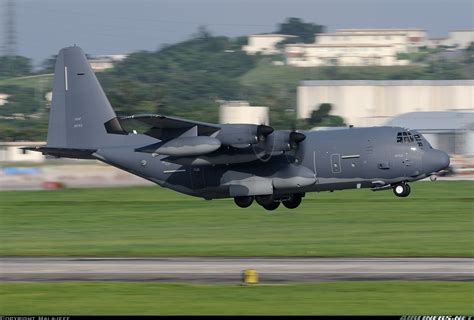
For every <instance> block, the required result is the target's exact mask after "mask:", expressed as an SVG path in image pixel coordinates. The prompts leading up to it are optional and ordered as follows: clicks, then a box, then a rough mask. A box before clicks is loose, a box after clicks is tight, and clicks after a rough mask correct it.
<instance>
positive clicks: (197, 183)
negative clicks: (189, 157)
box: [191, 167, 206, 189]
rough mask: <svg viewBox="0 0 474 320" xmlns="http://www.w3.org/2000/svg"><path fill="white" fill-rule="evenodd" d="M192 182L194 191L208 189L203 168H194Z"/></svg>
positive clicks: (192, 169)
mask: <svg viewBox="0 0 474 320" xmlns="http://www.w3.org/2000/svg"><path fill="white" fill-rule="evenodd" d="M191 182H192V186H193V189H202V188H204V187H206V179H205V169H204V168H201V167H192V168H191Z"/></svg>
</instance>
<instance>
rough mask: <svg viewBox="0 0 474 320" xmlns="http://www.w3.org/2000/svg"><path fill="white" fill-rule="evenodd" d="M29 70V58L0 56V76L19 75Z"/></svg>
mask: <svg viewBox="0 0 474 320" xmlns="http://www.w3.org/2000/svg"><path fill="white" fill-rule="evenodd" d="M31 72H32V65H31V59H28V58H25V57H22V56H3V57H0V77H19V76H24V75H29V74H31Z"/></svg>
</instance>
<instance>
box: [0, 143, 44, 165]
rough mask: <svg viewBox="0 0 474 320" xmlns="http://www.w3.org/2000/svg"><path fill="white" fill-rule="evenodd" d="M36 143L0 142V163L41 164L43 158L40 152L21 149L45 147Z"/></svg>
mask: <svg viewBox="0 0 474 320" xmlns="http://www.w3.org/2000/svg"><path fill="white" fill-rule="evenodd" d="M45 144H46V142H38V141H36V142H35V141H33V142H31V141H12V142H0V162H22V161H25V162H42V161H44V159H45V156H44V155H43V154H41V152H34V151H27V150H23V149H22V147H33V146H39V145H45Z"/></svg>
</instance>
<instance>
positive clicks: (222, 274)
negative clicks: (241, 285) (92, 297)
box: [0, 257, 474, 283]
mask: <svg viewBox="0 0 474 320" xmlns="http://www.w3.org/2000/svg"><path fill="white" fill-rule="evenodd" d="M245 269H255V270H257V272H258V275H259V279H260V282H264V283H265V282H268V283H270V282H289V281H293V282H312V281H328V280H382V279H384V280H386V279H404V280H408V279H426V280H428V279H429V280H465V281H467V280H471V281H472V280H474V258H294V257H288V258H284V257H283V258H242V257H235V258H231V257H160V258H145V257H143V258H142V257H136V258H104V257H102V258H101V257H94V258H92V257H21V258H19V257H2V258H0V281H66V280H67V281H69V280H73V281H112V280H113V281H201V282H240V281H241V280H242V272H243V271H244V270H245Z"/></svg>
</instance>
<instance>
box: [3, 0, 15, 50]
mask: <svg viewBox="0 0 474 320" xmlns="http://www.w3.org/2000/svg"><path fill="white" fill-rule="evenodd" d="M4 1H5V13H4V14H5V17H4V21H5V22H4V24H5V34H4V41H5V43H4V45H3V55H4V56H16V55H18V47H17V38H16V36H17V35H16V12H15V11H16V10H15V0H4Z"/></svg>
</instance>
